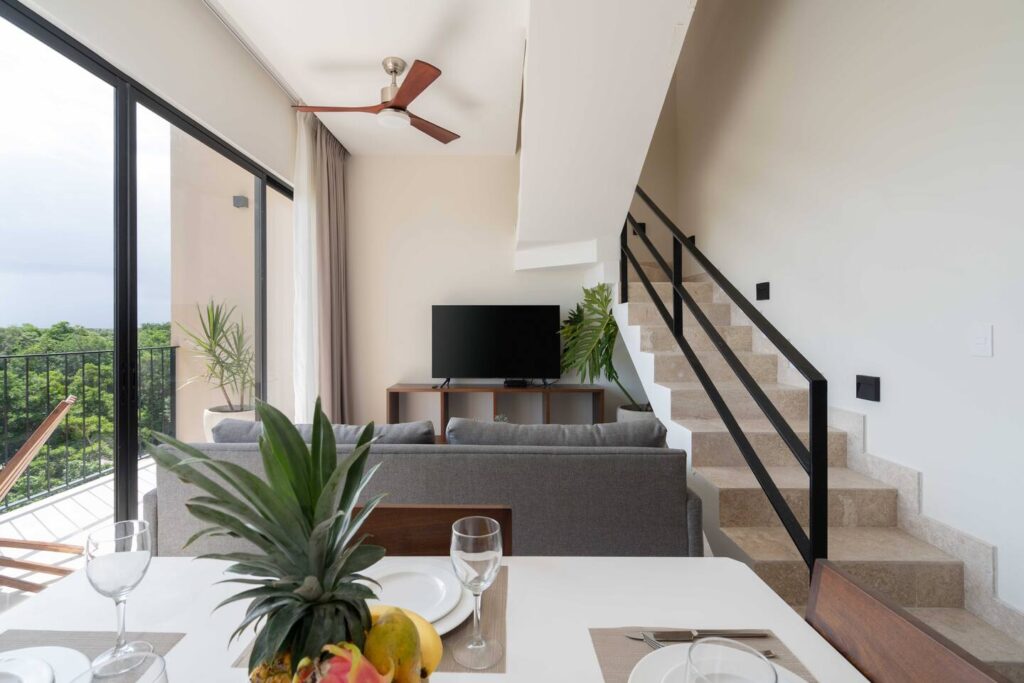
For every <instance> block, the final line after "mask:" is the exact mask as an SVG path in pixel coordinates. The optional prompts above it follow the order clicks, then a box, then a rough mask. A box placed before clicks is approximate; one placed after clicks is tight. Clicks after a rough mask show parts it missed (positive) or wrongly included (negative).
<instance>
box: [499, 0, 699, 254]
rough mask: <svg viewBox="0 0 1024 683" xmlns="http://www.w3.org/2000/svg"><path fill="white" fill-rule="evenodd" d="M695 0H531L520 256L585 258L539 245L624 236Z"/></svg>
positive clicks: (524, 90) (520, 201)
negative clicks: (620, 233) (623, 228)
mask: <svg viewBox="0 0 1024 683" xmlns="http://www.w3.org/2000/svg"><path fill="white" fill-rule="evenodd" d="M695 2H696V0H633V1H631V2H620V1H619V0H600V1H594V0H560V1H559V2H533V3H531V7H530V20H529V32H528V36H527V47H526V64H525V74H524V80H523V111H522V129H521V136H522V147H521V151H520V155H521V156H520V176H519V206H518V224H517V227H516V244H517V250H518V249H523V250H530V252H531V253H530V254H529V255H528V256H524V257H523V258H522V259H519V258H517V262H519V261H521V262H522V263H524V264H529V265H528V266H526V267H530V268H538V267H552V266H561V265H578V264H579V262H580V261H579V254H580V250H579V249H577V250H567V249H564V248H555V249H549V250H539V249H538V248H539V247H542V246H543V245H545V244H555V245H567V244H574V243H580V244H584V245H587V244H588V243H589V242H590V241H591V240H594V239H601V238H603V237H605V238H606V237H609V236H615V235H617V234H618V230H619V228H621V226H622V221H623V218H624V217H625V214H626V209H627V207H628V206H629V203H630V199H631V197H632V196H633V187H634V186H635V185H636V182H637V180H638V179H639V177H640V170H641V168H642V166H643V163H644V158H645V157H646V155H647V148H648V145H649V143H650V141H651V137H652V136H653V134H654V129H655V125H656V123H657V121H658V115H659V113H660V112H661V108H662V103H663V102H664V99H665V94H666V92H667V91H668V87H669V83H670V82H671V80H672V73H673V71H674V68H675V63H676V59H677V58H678V56H679V50H680V48H681V47H682V44H683V39H684V37H685V35H686V30H687V27H688V26H689V22H690V16H691V15H692V13H693V9H694V5H695ZM584 251H585V250H584ZM593 258H594V260H595V261H596V260H597V258H598V257H597V256H594V257H593Z"/></svg>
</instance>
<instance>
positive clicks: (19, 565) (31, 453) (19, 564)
mask: <svg viewBox="0 0 1024 683" xmlns="http://www.w3.org/2000/svg"><path fill="white" fill-rule="evenodd" d="M75 400H76V399H75V397H74V396H68V397H67V398H66V399H64V400H63V401H61V402H60V403H59V404H58V405H57V407H56V408H54V409H53V412H52V413H50V414H49V415H48V416H47V417H46V419H45V420H43V423H42V424H41V425H39V427H38V428H37V429H36V430H35V431H34V432H32V436H30V437H29V438H28V440H27V441H26V442H25V443H24V444H22V446H21V448H19V449H18V452H17V453H15V454H14V457H12V458H11V459H10V461H8V463H7V464H6V465H5V466H4V468H3V469H0V500H3V499H4V498H6V497H7V494H8V493H10V490H11V488H13V487H14V484H15V482H17V481H18V477H20V476H21V475H22V474H24V473H25V470H27V469H28V466H29V465H30V464H31V463H32V459H33V458H34V457H36V455H37V454H38V453H39V451H40V450H42V448H43V446H45V445H46V441H47V440H48V439H49V438H50V435H52V434H53V432H54V430H56V429H57V427H58V426H59V425H60V423H61V420H63V419H64V416H65V415H67V413H68V411H69V410H71V406H73V405H74V404H75ZM0 548H20V549H23V550H42V551H48V552H56V553H70V554H72V555H81V554H82V553H83V552H84V549H83V548H82V546H78V545H67V544H64V543H49V542H45V541H28V540H24V539H18V538H0ZM3 567H7V568H10V569H22V570H25V571H30V572H40V573H43V574H54V575H56V576H67V575H68V574H70V573H71V572H72V571H73V570H71V569H68V568H66V567H57V566H54V565H50V564H45V563H42V562H30V561H28V560H15V559H12V558H9V557H0V568H3ZM0 586H7V587H8V588H16V589H18V590H23V591H30V592H32V593H38V592H39V591H41V590H43V589H44V588H46V584H42V583H35V582H32V581H25V580H23V579H13V578H10V577H7V576H3V575H0Z"/></svg>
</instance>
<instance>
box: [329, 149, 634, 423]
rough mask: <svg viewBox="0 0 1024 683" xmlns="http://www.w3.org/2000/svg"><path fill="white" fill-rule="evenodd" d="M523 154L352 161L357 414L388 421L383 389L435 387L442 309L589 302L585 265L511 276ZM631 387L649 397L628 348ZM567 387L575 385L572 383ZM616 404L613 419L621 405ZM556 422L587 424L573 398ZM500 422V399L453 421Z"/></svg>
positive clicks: (557, 407) (412, 408)
mask: <svg viewBox="0 0 1024 683" xmlns="http://www.w3.org/2000/svg"><path fill="white" fill-rule="evenodd" d="M517 173H518V168H517V164H516V159H515V158H514V157H352V158H350V159H349V161H348V162H347V167H346V171H345V177H346V197H347V202H348V203H347V206H346V211H347V218H348V247H349V273H348V295H349V305H350V309H349V310H350V312H349V330H350V332H349V334H350V340H351V364H352V382H353V384H352V395H353V403H354V406H355V407H354V410H353V413H354V414H353V417H354V419H355V420H356V421H359V422H365V421H367V420H371V419H373V420H377V421H383V420H384V418H385V408H386V406H385V389H386V388H387V387H388V386H390V385H391V384H394V383H396V382H429V381H430V380H431V374H430V373H431V367H430V310H431V309H430V307H431V305H432V304H559V305H561V306H562V312H563V314H564V313H565V312H566V310H567V308H568V307H569V306H571V305H573V304H575V302H576V301H577V300H578V299H579V298H580V296H581V288H582V286H583V284H584V271H583V270H581V269H558V270H539V271H518V272H517V271H515V270H513V267H512V265H513V257H514V245H515V235H514V226H515V218H516V177H517ZM618 367H619V368H620V372H621V373H622V374H623V375H624V376H625V379H626V382H627V388H629V390H630V391H631V392H632V391H633V389H634V388H636V389H637V391H638V395H636V397H637V400H642V390H640V389H639V387H640V384H639V381H638V380H637V379H636V375H635V372H634V371H633V369H632V366H631V365H630V361H629V358H628V356H627V355H625V353H624V351H622V350H621V349H620V358H619V364H618ZM566 381H571V379H569V378H567V379H566ZM623 402H624V401H623V400H622V398H621V396H620V395H619V394H618V392H617V391H616V392H610V393H609V395H608V396H607V399H606V403H607V409H608V413H607V417H609V418H610V419H614V417H613V416H614V410H615V407H616V406H617V405H618V404H620V403H623ZM520 408H521V409H520V410H517V409H516V408H515V406H512V405H505V404H503V405H502V407H501V410H502V411H503V412H505V413H507V414H510V417H511V418H513V419H514V420H515V419H518V420H522V421H524V422H525V421H539V420H540V404H539V401H538V402H537V403H536V405H525V404H524V405H522V406H520ZM553 409H554V419H555V420H556V421H579V422H583V421H587V419H588V417H587V416H588V415H589V413H588V412H587V411H589V405H588V404H586V402H585V400H581V401H578V402H575V403H574V400H573V397H567V398H564V399H562V400H560V401H556V403H555V404H554V405H553ZM403 410H405V414H403V416H402V417H403V419H432V420H434V421H435V426H436V425H437V419H438V410H437V407H436V399H435V400H434V401H430V402H429V403H424V402H422V401H414V402H413V404H411V405H407V406H405V407H404V408H403ZM458 411H466V413H464V414H467V413H468V415H469V416H481V417H482V416H486V418H487V419H490V403H489V401H488V402H487V404H486V405H480V404H479V403H477V404H474V405H461V406H455V407H453V414H459V412H458Z"/></svg>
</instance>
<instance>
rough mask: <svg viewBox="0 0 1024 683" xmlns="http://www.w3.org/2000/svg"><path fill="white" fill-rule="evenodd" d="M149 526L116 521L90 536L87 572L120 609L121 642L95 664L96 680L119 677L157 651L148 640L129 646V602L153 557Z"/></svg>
mask: <svg viewBox="0 0 1024 683" xmlns="http://www.w3.org/2000/svg"><path fill="white" fill-rule="evenodd" d="M151 547H152V543H151V539H150V534H149V523H148V522H144V521H142V520H129V521H126V522H115V523H114V524H111V525H108V526H105V527H103V528H101V529H97V530H96V531H94V532H92V533H91V534H89V538H88V539H86V541H85V560H86V565H85V573H86V575H87V576H88V577H89V583H91V584H92V587H93V588H95V589H96V592H98V593H99V594H100V595H105V596H107V597H108V598H112V599H113V600H114V605H115V607H116V608H117V640H116V641H115V642H114V647H112V648H111V649H109V650H107V651H106V652H104V653H103V654H101V655H100V656H98V657H97V658H96V659H94V660H93V662H92V674H93V676H95V677H96V678H106V677H109V676H116V675H119V674H123V673H125V672H126V671H130V670H131V669H134V668H135V667H137V666H139V665H140V664H142V663H143V662H144V661H145V658H143V657H140V656H139V655H141V654H145V653H149V652H152V651H153V646H152V645H150V644H149V643H147V642H144V641H141V640H140V641H134V642H131V643H126V642H125V638H124V613H125V601H126V600H127V599H128V594H129V593H130V592H131V591H132V589H133V588H135V586H137V585H139V582H140V581H142V577H143V576H145V575H146V570H147V569H148V568H149V560H150V558H151V557H152V552H151V551H150V548H151Z"/></svg>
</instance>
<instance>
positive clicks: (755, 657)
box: [686, 638, 779, 683]
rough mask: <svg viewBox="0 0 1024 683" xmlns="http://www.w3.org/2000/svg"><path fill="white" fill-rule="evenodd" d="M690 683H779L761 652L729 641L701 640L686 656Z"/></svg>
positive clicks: (723, 639)
mask: <svg viewBox="0 0 1024 683" xmlns="http://www.w3.org/2000/svg"><path fill="white" fill-rule="evenodd" d="M686 680H687V683H778V680H779V673H778V670H777V669H776V668H775V667H774V666H772V665H771V662H769V661H768V660H767V659H765V658H764V657H763V656H762V655H761V653H760V652H758V651H757V650H755V649H753V648H750V647H748V646H746V645H744V644H743V643H738V642H736V641H735V640H729V639H728V638H701V639H700V640H698V641H696V642H695V643H693V645H691V646H690V651H689V652H688V653H687V654H686Z"/></svg>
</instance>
